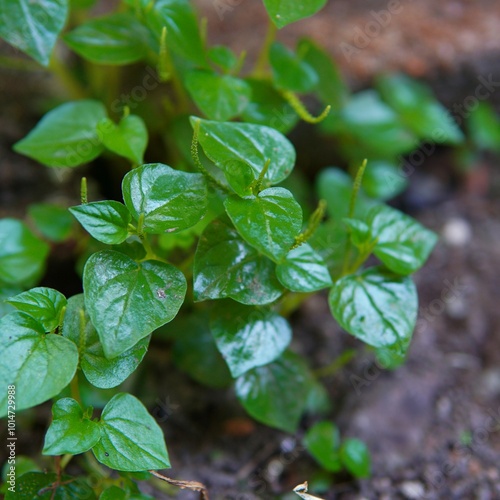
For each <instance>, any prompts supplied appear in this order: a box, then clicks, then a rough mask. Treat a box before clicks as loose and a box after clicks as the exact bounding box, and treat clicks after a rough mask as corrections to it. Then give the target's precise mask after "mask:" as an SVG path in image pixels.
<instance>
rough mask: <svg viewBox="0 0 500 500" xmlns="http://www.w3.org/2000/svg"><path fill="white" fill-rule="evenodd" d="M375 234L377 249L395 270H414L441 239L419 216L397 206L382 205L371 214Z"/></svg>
mask: <svg viewBox="0 0 500 500" xmlns="http://www.w3.org/2000/svg"><path fill="white" fill-rule="evenodd" d="M368 225H369V226H370V231H371V234H372V237H373V238H374V239H375V238H376V239H377V244H376V246H375V249H374V251H373V253H374V254H375V255H376V256H377V257H378V258H379V259H380V260H381V261H382V262H383V263H384V264H385V265H386V266H387V267H388V268H389V269H390V270H391V271H394V272H395V273H399V274H411V273H413V272H415V271H416V270H417V269H419V268H420V267H421V266H422V265H423V264H424V262H425V261H426V260H427V258H428V257H429V254H430V253H431V251H432V249H433V248H434V246H435V245H436V242H437V240H438V238H437V235H436V234H435V233H433V232H432V231H429V230H428V229H426V228H425V227H423V226H422V225H421V224H419V223H418V222H417V221H416V220H415V219H412V218H411V217H409V216H408V215H404V214H402V213H401V212H399V211H398V210H395V209H394V208H390V207H388V206H379V207H375V208H373V209H372V210H371V211H370V213H369V214H368Z"/></svg>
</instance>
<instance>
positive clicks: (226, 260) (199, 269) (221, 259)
mask: <svg viewBox="0 0 500 500" xmlns="http://www.w3.org/2000/svg"><path fill="white" fill-rule="evenodd" d="M193 277H194V298H195V300H196V301H201V300H207V299H222V298H226V297H230V298H232V299H234V300H236V301H238V302H241V303H243V304H252V305H260V304H269V303H270V302H274V301H275V300H276V299H278V298H279V297H280V295H281V294H282V293H283V289H282V287H281V286H280V284H279V281H278V280H277V279H276V275H275V264H274V263H273V262H272V261H271V260H269V259H268V258H267V257H264V256H263V255H260V254H259V253H258V252H257V250H256V249H255V248H253V247H252V246H250V245H249V244H248V243H247V242H246V241H244V240H243V239H242V238H241V237H240V235H239V234H238V232H237V231H236V230H235V229H234V227H233V226H232V225H231V223H230V222H229V220H228V219H227V218H226V217H222V218H219V219H216V220H214V221H213V222H212V223H211V224H209V225H208V226H207V228H206V229H205V231H204V232H203V234H202V235H201V238H200V241H199V243H198V248H197V249H196V255H195V259H194V273H193Z"/></svg>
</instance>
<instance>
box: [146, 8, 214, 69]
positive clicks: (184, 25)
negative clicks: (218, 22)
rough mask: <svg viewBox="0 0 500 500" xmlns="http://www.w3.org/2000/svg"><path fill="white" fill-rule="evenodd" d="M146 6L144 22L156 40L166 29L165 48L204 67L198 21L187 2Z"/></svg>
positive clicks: (203, 50) (203, 52)
mask: <svg viewBox="0 0 500 500" xmlns="http://www.w3.org/2000/svg"><path fill="white" fill-rule="evenodd" d="M146 5H147V7H146V9H145V19H146V22H147V24H148V26H149V27H150V29H151V30H152V31H153V33H155V34H156V36H157V37H158V40H159V39H160V36H161V32H162V30H163V27H166V28H167V46H168V48H169V49H170V50H171V51H172V52H174V53H175V54H176V55H178V56H180V57H181V58H183V59H187V60H188V61H191V62H193V63H194V64H196V65H198V66H201V67H204V66H206V60H205V49H204V47H203V42H202V40H201V37H200V29H199V27H198V21H197V19H196V15H195V13H194V11H193V7H192V5H191V4H190V2H189V0H158V1H156V2H155V3H154V4H149V3H147V4H146ZM150 5H152V6H151V7H149V6H150Z"/></svg>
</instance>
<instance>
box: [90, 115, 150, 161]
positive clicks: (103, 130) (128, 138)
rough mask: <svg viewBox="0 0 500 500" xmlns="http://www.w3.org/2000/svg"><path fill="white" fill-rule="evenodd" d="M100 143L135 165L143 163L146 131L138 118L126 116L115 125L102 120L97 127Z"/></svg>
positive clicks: (109, 121)
mask: <svg viewBox="0 0 500 500" xmlns="http://www.w3.org/2000/svg"><path fill="white" fill-rule="evenodd" d="M98 130H99V133H100V134H101V135H100V137H101V140H102V143H103V144H104V145H105V146H106V147H107V148H108V149H109V150H110V151H113V153H116V154H118V155H120V156H124V157H125V158H127V159H128V160H130V161H131V162H132V163H133V164H135V165H140V164H141V163H142V162H143V157H144V151H146V146H147V145H148V129H147V128H146V125H145V123H144V120H143V119H142V118H141V117H140V116H136V115H127V116H125V117H124V118H122V119H121V120H120V123H119V124H118V125H116V124H115V123H114V122H113V121H112V120H110V119H109V118H104V120H102V121H101V122H100V123H99V126H98Z"/></svg>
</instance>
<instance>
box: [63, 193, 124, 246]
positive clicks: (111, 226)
mask: <svg viewBox="0 0 500 500" xmlns="http://www.w3.org/2000/svg"><path fill="white" fill-rule="evenodd" d="M69 211H70V212H71V213H72V214H73V215H74V216H75V217H76V219H77V220H78V222H79V223H80V224H81V225H82V226H83V227H84V228H85V229H86V230H87V231H88V232H89V234H90V235H91V236H92V237H93V238H95V239H96V240H98V241H102V243H106V244H107V245H118V244H120V243H122V242H123V241H125V240H126V239H127V237H128V225H129V224H130V221H131V220H132V218H131V216H130V212H129V211H128V210H127V207H126V206H125V205H123V204H122V203H119V202H118V201H94V202H92V203H86V204H84V205H78V206H76V207H71V208H70V209H69Z"/></svg>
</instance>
